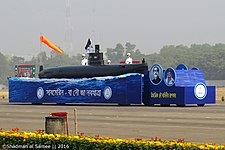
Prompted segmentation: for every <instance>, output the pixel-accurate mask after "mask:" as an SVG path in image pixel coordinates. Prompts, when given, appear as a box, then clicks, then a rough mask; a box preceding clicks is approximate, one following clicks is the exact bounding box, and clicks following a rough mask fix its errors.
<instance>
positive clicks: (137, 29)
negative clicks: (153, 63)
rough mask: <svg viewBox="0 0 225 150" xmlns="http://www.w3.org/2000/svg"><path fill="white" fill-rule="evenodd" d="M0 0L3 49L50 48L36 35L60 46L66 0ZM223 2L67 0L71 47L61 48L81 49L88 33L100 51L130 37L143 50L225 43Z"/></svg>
mask: <svg viewBox="0 0 225 150" xmlns="http://www.w3.org/2000/svg"><path fill="white" fill-rule="evenodd" d="M0 2H1V5H0V52H1V53H3V54H5V55H17V56H36V55H37V54H38V53H39V52H41V51H45V52H46V53H50V51H51V49H50V48H48V47H47V46H46V45H44V44H41V43H40V40H39V38H40V35H44V36H45V37H47V38H48V39H49V40H50V41H51V42H52V43H54V44H55V45H57V46H59V47H61V48H62V49H63V43H64V41H65V31H66V20H68V17H67V19H66V0H0ZM224 6H225V1H224V0H70V12H71V13H70V15H71V16H70V18H69V19H70V20H71V22H70V24H71V28H72V31H71V32H72V45H73V51H72V52H68V51H67V50H66V49H63V50H64V51H65V52H67V53H69V54H71V55H74V54H77V53H84V52H85V51H84V47H85V45H86V43H87V39H88V38H91V40H92V42H93V43H94V44H100V49H101V51H103V52H106V48H115V47H116V44H118V43H121V44H122V45H124V46H125V43H126V42H130V43H131V44H135V45H136V49H139V50H140V51H141V52H142V53H144V54H151V53H154V52H158V51H159V50H160V49H161V48H162V47H163V46H165V45H180V44H182V45H186V46H190V45H191V44H194V43H195V44H204V43H208V44H211V45H214V44H216V43H225V9H224ZM67 23H68V22H67Z"/></svg>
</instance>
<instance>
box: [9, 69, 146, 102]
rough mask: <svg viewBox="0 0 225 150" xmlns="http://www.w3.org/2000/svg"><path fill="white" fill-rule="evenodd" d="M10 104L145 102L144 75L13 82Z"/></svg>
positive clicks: (21, 79) (10, 83)
mask: <svg viewBox="0 0 225 150" xmlns="http://www.w3.org/2000/svg"><path fill="white" fill-rule="evenodd" d="M9 102H10V103H13V102H22V103H24V102H25V103H59V104H65V103H116V104H141V103H142V75H141V74H138V73H130V74H125V75H119V76H108V77H95V78H82V79H32V78H10V79H9Z"/></svg>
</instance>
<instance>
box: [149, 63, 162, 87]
mask: <svg viewBox="0 0 225 150" xmlns="http://www.w3.org/2000/svg"><path fill="white" fill-rule="evenodd" d="M162 75H163V69H162V67H161V66H160V65H159V64H154V65H153V66H152V67H151V69H150V72H149V79H150V81H151V83H152V84H153V85H158V84H160V83H161V81H162Z"/></svg>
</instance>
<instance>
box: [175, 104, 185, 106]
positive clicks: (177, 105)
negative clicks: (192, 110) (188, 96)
mask: <svg viewBox="0 0 225 150" xmlns="http://www.w3.org/2000/svg"><path fill="white" fill-rule="evenodd" d="M176 105H177V107H185V104H176Z"/></svg>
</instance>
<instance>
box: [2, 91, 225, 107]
mask: <svg viewBox="0 0 225 150" xmlns="http://www.w3.org/2000/svg"><path fill="white" fill-rule="evenodd" d="M8 98H9V93H8V89H3V90H0V100H3V99H8ZM216 102H217V103H221V102H225V87H217V88H216Z"/></svg>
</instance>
